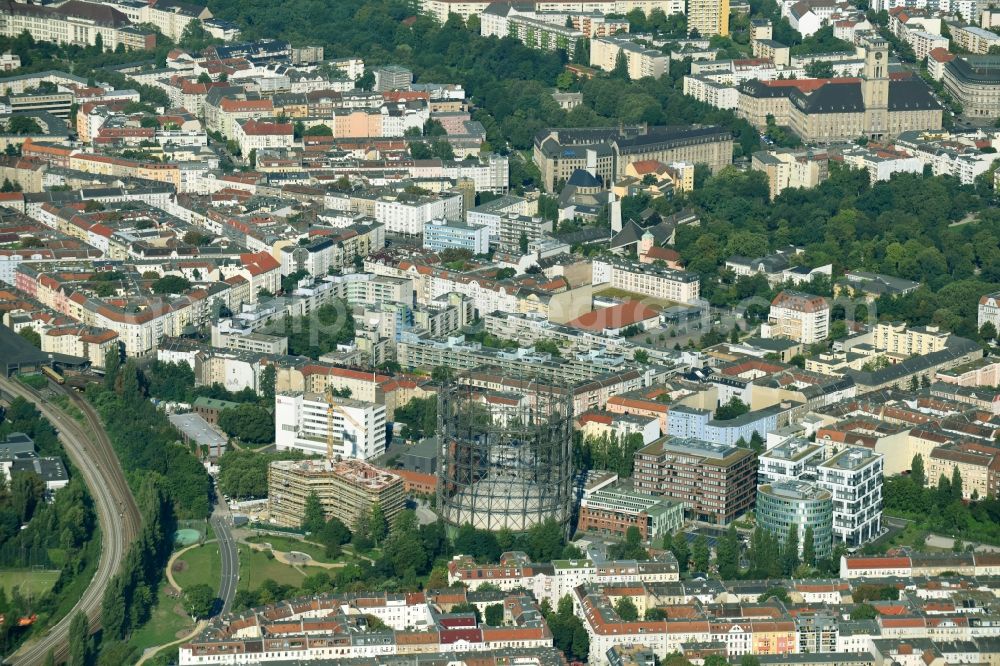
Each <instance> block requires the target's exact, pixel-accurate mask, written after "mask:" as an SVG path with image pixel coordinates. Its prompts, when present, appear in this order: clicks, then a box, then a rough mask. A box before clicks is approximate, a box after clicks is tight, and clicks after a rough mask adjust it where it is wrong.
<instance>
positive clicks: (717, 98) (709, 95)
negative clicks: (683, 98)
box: [684, 76, 740, 109]
mask: <svg viewBox="0 0 1000 666" xmlns="http://www.w3.org/2000/svg"><path fill="white" fill-rule="evenodd" d="M684 94H685V95H687V96H689V97H694V98H695V99H696V100H698V101H699V102H704V103H705V104H708V105H709V106H712V107H714V108H716V109H735V108H736V107H737V106H738V105H739V100H740V96H739V92H738V91H737V90H736V88H734V87H733V86H731V85H728V84H726V83H719V82H718V81H716V80H714V79H711V78H709V77H707V76H685V77H684Z"/></svg>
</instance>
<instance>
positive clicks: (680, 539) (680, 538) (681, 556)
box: [673, 532, 691, 573]
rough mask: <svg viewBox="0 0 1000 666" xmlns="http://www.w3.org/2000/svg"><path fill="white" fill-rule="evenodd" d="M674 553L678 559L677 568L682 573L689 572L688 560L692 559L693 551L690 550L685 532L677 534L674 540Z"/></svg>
mask: <svg viewBox="0 0 1000 666" xmlns="http://www.w3.org/2000/svg"><path fill="white" fill-rule="evenodd" d="M673 553H674V557H676V558H677V566H678V567H680V571H681V573H683V572H685V571H687V570H688V560H689V559H690V558H691V551H690V549H689V548H688V542H687V537H686V536H685V534H684V533H683V532H681V533H679V534H676V535H675V536H674V540H673Z"/></svg>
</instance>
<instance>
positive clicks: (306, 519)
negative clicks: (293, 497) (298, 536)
mask: <svg viewBox="0 0 1000 666" xmlns="http://www.w3.org/2000/svg"><path fill="white" fill-rule="evenodd" d="M325 526H326V513H325V512H324V511H323V504H322V502H320V501H319V495H317V494H316V491H315V490H314V491H312V492H310V493H309V494H308V495H307V496H306V505H305V508H304V509H303V512H302V531H303V532H310V533H313V534H315V533H317V532H319V531H320V530H322V529H323V528H324V527H325Z"/></svg>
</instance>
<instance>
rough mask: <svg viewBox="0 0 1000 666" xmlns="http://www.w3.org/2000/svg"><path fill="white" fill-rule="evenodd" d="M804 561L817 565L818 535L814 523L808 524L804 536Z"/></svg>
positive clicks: (812, 565)
mask: <svg viewBox="0 0 1000 666" xmlns="http://www.w3.org/2000/svg"><path fill="white" fill-rule="evenodd" d="M802 561H803V562H805V563H806V564H808V565H809V566H811V567H814V566H816V537H815V536H814V534H813V528H812V525H808V526H806V532H805V534H804V535H803V536H802Z"/></svg>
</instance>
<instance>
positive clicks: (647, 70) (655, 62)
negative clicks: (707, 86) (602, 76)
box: [590, 37, 670, 81]
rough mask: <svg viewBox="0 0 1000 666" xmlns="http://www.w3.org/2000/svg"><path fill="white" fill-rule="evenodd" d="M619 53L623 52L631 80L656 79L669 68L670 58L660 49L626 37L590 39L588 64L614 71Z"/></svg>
mask: <svg viewBox="0 0 1000 666" xmlns="http://www.w3.org/2000/svg"><path fill="white" fill-rule="evenodd" d="M619 54H624V58H625V63H626V64H627V66H628V76H629V78H630V79H632V80H633V81H638V80H639V79H644V78H646V77H650V78H654V79H658V78H660V77H661V76H663V75H664V74H666V73H667V72H668V71H669V69H670V58H669V56H667V55H666V54H665V53H663V52H662V51H657V50H656V49H650V48H647V47H645V46H642V45H641V44H637V43H635V42H633V41H631V40H629V39H628V38H627V37H599V38H595V39H592V40H590V66H591V67H597V68H598V69H602V70H604V71H605V72H611V71H614V68H615V65H616V64H617V63H618V58H619Z"/></svg>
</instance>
